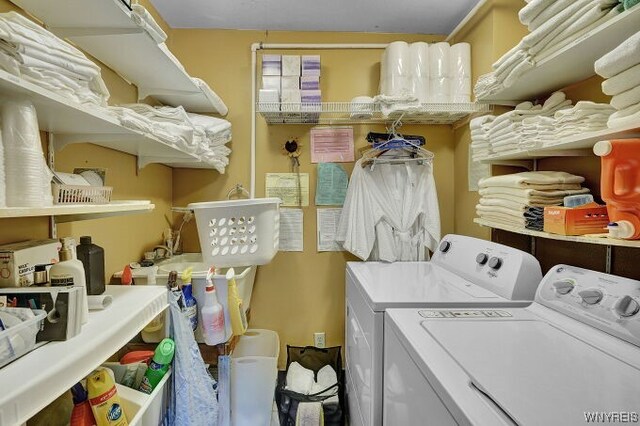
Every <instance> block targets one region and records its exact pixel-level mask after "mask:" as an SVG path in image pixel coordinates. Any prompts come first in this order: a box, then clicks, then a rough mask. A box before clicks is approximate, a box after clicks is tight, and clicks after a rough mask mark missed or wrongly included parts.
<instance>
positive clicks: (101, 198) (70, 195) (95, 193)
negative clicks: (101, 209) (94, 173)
mask: <svg viewBox="0 0 640 426" xmlns="http://www.w3.org/2000/svg"><path fill="white" fill-rule="evenodd" d="M52 190H53V204H108V203H109V202H110V201H111V194H112V193H113V187H111V186H82V185H62V184H57V183H54V184H53V185H52Z"/></svg>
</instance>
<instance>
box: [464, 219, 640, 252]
mask: <svg viewBox="0 0 640 426" xmlns="http://www.w3.org/2000/svg"><path fill="white" fill-rule="evenodd" d="M473 221H474V222H475V223H477V224H478V225H480V226H486V227H488V228H493V229H500V230H503V231H508V232H513V233H516V234H522V235H529V236H531V237H539V238H547V239H550V240H558V241H572V242H575V243H587V244H598V245H603V246H616V247H634V248H640V241H631V240H618V239H614V238H607V237H602V238H597V237H587V236H574V235H559V234H551V233H549V232H542V231H534V230H532V229H526V228H519V227H517V226H510V225H504V224H501V223H495V222H491V221H488V220H484V219H479V218H476V219H474V220H473Z"/></svg>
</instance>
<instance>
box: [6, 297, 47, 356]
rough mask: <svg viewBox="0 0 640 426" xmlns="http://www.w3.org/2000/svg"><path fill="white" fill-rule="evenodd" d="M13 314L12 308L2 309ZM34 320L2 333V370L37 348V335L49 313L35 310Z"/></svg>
mask: <svg viewBox="0 0 640 426" xmlns="http://www.w3.org/2000/svg"><path fill="white" fill-rule="evenodd" d="M0 310H2V311H4V312H11V308H0ZM33 313H34V314H35V317H34V318H31V319H29V320H27V321H24V322H22V323H20V324H18V325H15V326H13V327H9V328H7V329H6V330H3V331H0V368H1V367H3V366H5V365H7V364H9V363H10V362H11V361H14V360H16V359H18V358H20V357H21V356H22V355H25V354H27V353H29V352H31V351H32V350H34V349H35V348H36V335H37V334H38V332H39V331H40V329H41V328H42V324H43V321H44V319H45V317H46V316H47V313H46V312H45V311H43V310H33Z"/></svg>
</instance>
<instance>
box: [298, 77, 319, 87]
mask: <svg viewBox="0 0 640 426" xmlns="http://www.w3.org/2000/svg"><path fill="white" fill-rule="evenodd" d="M300 89H301V90H320V76H319V75H303V76H302V77H300Z"/></svg>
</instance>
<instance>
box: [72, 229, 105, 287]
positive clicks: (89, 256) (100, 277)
mask: <svg viewBox="0 0 640 426" xmlns="http://www.w3.org/2000/svg"><path fill="white" fill-rule="evenodd" d="M76 252H77V255H78V260H80V261H81V262H82V265H83V266H84V274H85V280H86V282H87V294H90V295H100V294H102V293H104V285H105V282H104V281H105V279H104V249H103V248H102V247H100V246H97V245H95V244H93V243H92V242H91V237H88V236H84V237H80V245H79V246H77V247H76Z"/></svg>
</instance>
